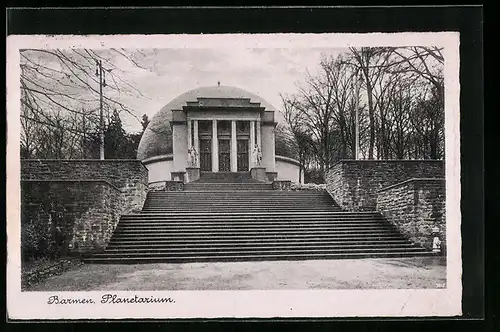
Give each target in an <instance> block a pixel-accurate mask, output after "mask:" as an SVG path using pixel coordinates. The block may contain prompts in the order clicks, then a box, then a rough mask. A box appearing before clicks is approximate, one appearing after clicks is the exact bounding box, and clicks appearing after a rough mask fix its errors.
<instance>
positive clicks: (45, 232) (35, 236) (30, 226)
mask: <svg viewBox="0 0 500 332" xmlns="http://www.w3.org/2000/svg"><path fill="white" fill-rule="evenodd" d="M58 219H59V218H58V216H55V215H52V214H49V218H48V222H46V220H45V218H41V216H40V212H39V211H30V210H29V209H22V216H21V249H22V256H23V259H24V260H25V261H26V260H34V259H38V258H41V257H58V256H60V254H61V244H62V242H63V241H62V240H63V237H64V235H63V234H62V232H61V230H60V228H59V227H57V224H58V221H59V220H58Z"/></svg>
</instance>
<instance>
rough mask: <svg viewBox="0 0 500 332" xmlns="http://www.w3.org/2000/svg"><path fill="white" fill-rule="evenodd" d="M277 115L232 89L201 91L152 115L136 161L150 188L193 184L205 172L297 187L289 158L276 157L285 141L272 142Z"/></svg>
mask: <svg viewBox="0 0 500 332" xmlns="http://www.w3.org/2000/svg"><path fill="white" fill-rule="evenodd" d="M275 111H276V110H275V108H274V107H273V106H272V105H271V104H269V103H267V102H266V101H265V100H264V99H262V98H260V97H259V96H257V95H255V94H252V93H250V92H247V91H245V90H242V89H239V88H236V87H228V86H220V85H217V86H210V87H200V88H197V89H194V90H191V91H188V92H186V93H184V94H182V95H180V96H178V97H177V98H175V99H174V100H172V101H171V102H170V103H169V104H167V105H165V106H164V107H163V108H162V109H161V110H160V112H159V113H158V114H157V115H155V117H154V118H153V119H152V120H151V122H150V124H149V125H148V128H147V129H146V130H145V132H144V135H143V137H142V139H141V143H140V144H139V148H138V153H137V155H138V158H139V159H141V160H143V162H144V164H145V165H146V167H148V170H149V171H150V173H149V174H150V182H158V181H171V180H175V181H183V182H192V181H197V179H199V177H200V173H203V172H206V173H209V172H210V173H211V172H214V173H221V174H219V176H224V174H222V173H240V172H249V173H250V175H251V177H252V178H254V179H256V180H258V181H263V182H272V181H274V180H276V179H277V180H289V181H293V182H301V179H300V178H299V175H300V172H299V166H298V162H297V161H295V160H294V159H293V158H294V157H295V156H294V154H293V152H292V151H291V150H289V149H285V150H283V149H282V150H280V151H279V152H278V154H279V155H276V151H275V149H276V140H279V141H280V144H278V145H279V146H280V147H283V146H284V144H283V140H284V137H283V136H280V137H275V135H276V132H275V128H276V125H277V123H276V121H275ZM283 157H286V158H283ZM287 158H288V159H287ZM207 175H208V174H207ZM235 175H236V174H235ZM227 176H228V179H229V178H231V175H229V174H228V175H227Z"/></svg>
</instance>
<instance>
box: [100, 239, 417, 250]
mask: <svg viewBox="0 0 500 332" xmlns="http://www.w3.org/2000/svg"><path fill="white" fill-rule="evenodd" d="M325 243H326V244H331V245H344V244H345V245H363V244H366V245H371V244H374V245H377V244H388V245H392V244H401V245H411V244H409V242H408V241H406V240H404V239H394V238H390V237H389V238H374V239H360V238H351V239H349V238H347V239H342V240H339V239H336V240H328V241H325V239H321V238H317V239H310V238H309V239H303V240H300V239H286V238H281V239H274V238H273V239H270V238H269V239H203V240H199V241H192V240H190V239H172V240H165V239H164V240H158V241H155V242H154V243H149V242H145V241H142V240H115V241H112V242H110V244H109V246H108V248H114V247H121V246H123V247H127V248H132V247H134V248H135V247H137V248H143V247H147V248H149V247H151V248H155V247H165V248H170V247H179V246H181V247H187V246H203V245H205V246H210V247H211V246H215V245H217V246H230V247H234V246H235V245H237V246H246V245H248V246H253V245H281V244H283V245H302V244H325Z"/></svg>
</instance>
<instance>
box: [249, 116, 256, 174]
mask: <svg viewBox="0 0 500 332" xmlns="http://www.w3.org/2000/svg"><path fill="white" fill-rule="evenodd" d="M249 145H250V149H249V154H248V157H249V159H250V161H249V163H248V166H249V168H250V169H252V168H253V167H254V155H253V149H254V147H255V121H250V140H249Z"/></svg>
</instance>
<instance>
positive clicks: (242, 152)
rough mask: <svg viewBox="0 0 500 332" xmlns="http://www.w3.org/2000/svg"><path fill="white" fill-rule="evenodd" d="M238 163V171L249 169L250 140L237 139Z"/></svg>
mask: <svg viewBox="0 0 500 332" xmlns="http://www.w3.org/2000/svg"><path fill="white" fill-rule="evenodd" d="M236 142H237V143H236V165H237V170H238V172H245V171H248V140H246V139H239V140H237V141H236Z"/></svg>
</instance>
